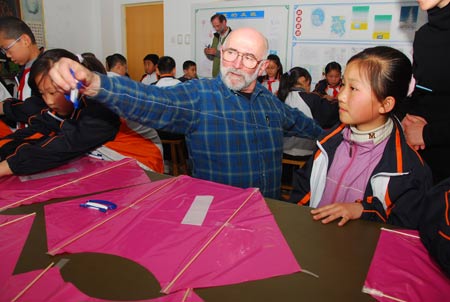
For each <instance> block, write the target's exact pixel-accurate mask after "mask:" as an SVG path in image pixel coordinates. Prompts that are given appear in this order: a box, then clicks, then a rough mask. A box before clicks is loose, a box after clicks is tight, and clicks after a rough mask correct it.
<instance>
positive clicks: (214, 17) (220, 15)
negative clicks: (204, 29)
mask: <svg viewBox="0 0 450 302" xmlns="http://www.w3.org/2000/svg"><path fill="white" fill-rule="evenodd" d="M216 18H219V21H220V23H223V22H224V21H227V18H226V17H225V16H224V15H222V14H215V15H213V16H212V17H211V22H212V21H213V20H214V19H216Z"/></svg>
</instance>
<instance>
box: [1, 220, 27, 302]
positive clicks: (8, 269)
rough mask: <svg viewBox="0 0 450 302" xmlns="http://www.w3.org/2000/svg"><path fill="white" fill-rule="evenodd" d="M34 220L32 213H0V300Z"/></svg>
mask: <svg viewBox="0 0 450 302" xmlns="http://www.w3.org/2000/svg"><path fill="white" fill-rule="evenodd" d="M33 221H34V213H33V214H31V215H23V216H17V215H15V216H9V215H0V267H1V269H0V301H5V299H2V298H1V296H2V294H1V293H4V292H5V286H6V285H7V283H8V279H9V278H10V277H11V276H12V274H13V272H14V268H15V266H16V263H17V260H18V259H19V256H20V253H21V252H22V249H23V246H24V244H25V241H26V239H27V237H28V233H29V232H30V229H31V225H32V224H33Z"/></svg>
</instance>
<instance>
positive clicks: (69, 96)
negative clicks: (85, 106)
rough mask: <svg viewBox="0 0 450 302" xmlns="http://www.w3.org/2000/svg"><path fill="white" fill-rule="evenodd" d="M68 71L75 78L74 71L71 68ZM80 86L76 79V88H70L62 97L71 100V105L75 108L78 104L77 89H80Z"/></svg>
mask: <svg viewBox="0 0 450 302" xmlns="http://www.w3.org/2000/svg"><path fill="white" fill-rule="evenodd" d="M70 73H71V74H72V76H73V77H74V78H75V72H74V71H73V70H72V69H70ZM80 88H81V82H79V81H77V88H74V89H71V90H70V94H64V97H65V98H66V100H68V101H71V102H72V103H73V107H74V108H75V110H76V109H78V104H79V100H78V89H80Z"/></svg>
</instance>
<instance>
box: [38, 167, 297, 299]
mask: <svg viewBox="0 0 450 302" xmlns="http://www.w3.org/2000/svg"><path fill="white" fill-rule="evenodd" d="M114 195H115V196H112V195H109V194H108V193H101V194H98V195H95V196H94V197H95V199H105V200H112V201H114V202H115V203H117V209H115V210H111V211H110V212H109V211H108V213H106V215H105V213H101V212H100V211H95V210H92V209H85V208H80V207H79V204H80V202H83V199H74V200H69V201H65V202H62V203H55V204H49V205H46V206H45V216H46V225H47V234H48V248H49V253H50V254H51V255H55V254H59V253H69V254H75V253H85V252H94V253H103V254H111V255H117V256H121V257H123V258H126V259H130V260H132V261H135V262H136V263H138V264H139V265H142V266H143V267H145V268H147V269H148V271H149V272H151V273H152V274H153V275H154V276H155V277H156V279H157V280H158V281H159V284H160V286H161V291H162V292H164V293H166V294H168V293H173V292H178V291H181V290H186V289H188V288H194V289H195V288H200V287H202V288H203V287H212V286H220V285H227V284H233V283H240V282H245V281H250V280H258V279H263V278H269V277H273V276H279V275H285V274H291V273H295V272H299V271H300V266H299V265H298V263H297V261H296V259H295V257H294V255H293V254H292V252H291V250H290V249H289V247H288V245H287V243H286V241H285V239H284V237H283V236H282V234H281V232H280V230H279V228H278V226H277V224H276V222H275V220H274V217H273V216H272V214H271V212H270V210H269V208H268V207H267V205H266V203H265V201H264V198H263V197H262V195H261V194H260V193H259V191H258V190H257V189H253V188H252V189H240V188H235V187H231V186H227V185H222V184H217V183H213V182H209V181H204V180H198V179H194V178H191V177H188V176H179V177H177V178H171V179H168V180H163V181H158V182H153V183H151V184H146V185H141V186H136V187H134V188H133V191H132V192H130V191H126V189H122V190H115V191H114ZM94 197H89V198H94ZM76 222H78V223H76ZM60 232H61V233H60Z"/></svg>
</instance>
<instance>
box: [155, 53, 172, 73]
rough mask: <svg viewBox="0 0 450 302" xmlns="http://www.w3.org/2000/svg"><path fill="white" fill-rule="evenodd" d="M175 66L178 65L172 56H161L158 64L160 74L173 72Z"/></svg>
mask: <svg viewBox="0 0 450 302" xmlns="http://www.w3.org/2000/svg"><path fill="white" fill-rule="evenodd" d="M175 67H176V64H175V60H174V59H173V58H172V57H169V56H163V57H161V58H159V61H158V66H157V68H158V70H159V74H167V73H171V72H172V70H173V69H174V68H175Z"/></svg>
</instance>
